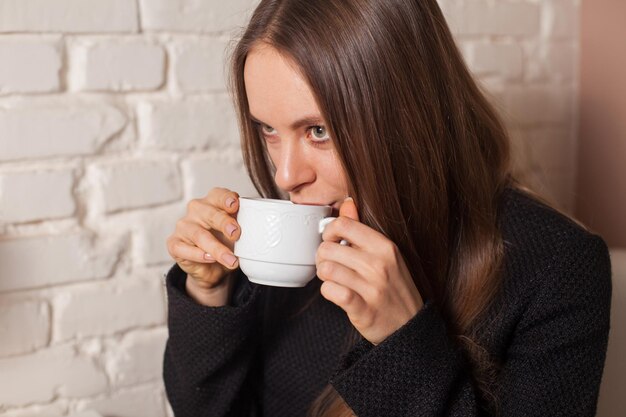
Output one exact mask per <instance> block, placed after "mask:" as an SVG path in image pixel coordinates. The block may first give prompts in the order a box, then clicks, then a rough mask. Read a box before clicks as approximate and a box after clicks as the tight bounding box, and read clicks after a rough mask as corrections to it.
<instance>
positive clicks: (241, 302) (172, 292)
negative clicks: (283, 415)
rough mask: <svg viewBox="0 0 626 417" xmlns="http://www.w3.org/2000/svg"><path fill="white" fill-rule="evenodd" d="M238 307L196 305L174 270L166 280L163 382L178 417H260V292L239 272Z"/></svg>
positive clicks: (235, 303)
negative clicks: (257, 381)
mask: <svg viewBox="0 0 626 417" xmlns="http://www.w3.org/2000/svg"><path fill="white" fill-rule="evenodd" d="M238 274H239V275H238V276H237V277H236V279H237V284H236V286H235V289H234V294H233V302H232V303H231V305H227V306H223V307H207V306H203V305H200V304H197V303H196V302H195V301H193V300H192V299H191V298H190V297H189V296H188V295H187V293H186V291H185V280H186V279H187V275H186V274H185V273H184V272H183V271H182V270H181V269H180V268H179V267H178V266H177V265H175V266H174V267H173V268H172V269H171V270H170V272H169V273H168V275H167V277H166V286H167V294H168V330H169V337H168V340H167V344H166V348H165V357H164V363H163V379H164V382H165V389H166V392H167V396H168V400H169V401H170V404H171V406H172V410H173V411H174V413H175V415H176V416H177V417H203V416H205V417H208V416H211V417H221V416H224V417H225V416H230V417H234V416H250V415H255V414H254V410H255V408H256V407H257V406H258V404H257V401H256V399H255V394H254V388H255V387H254V385H253V384H251V381H252V379H253V374H254V373H255V369H254V363H255V362H256V361H254V357H255V354H256V346H257V342H258V339H259V337H260V336H259V334H258V332H257V329H258V328H259V326H257V325H255V324H256V323H257V318H258V315H257V314H256V305H257V304H258V299H259V292H260V289H259V288H258V287H257V286H256V285H254V284H251V283H250V282H248V280H247V278H246V277H245V275H243V274H242V273H241V272H238Z"/></svg>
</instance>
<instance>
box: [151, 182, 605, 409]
mask: <svg viewBox="0 0 626 417" xmlns="http://www.w3.org/2000/svg"><path fill="white" fill-rule="evenodd" d="M500 217H501V222H500V223H501V230H502V234H503V238H504V241H505V250H506V251H505V260H504V272H503V274H502V287H501V291H500V292H499V294H498V296H497V297H496V299H495V300H494V302H493V303H492V305H491V307H490V308H489V310H488V312H487V315H486V316H485V319H484V320H482V321H481V323H480V326H479V327H477V329H476V330H477V334H478V339H479V341H480V343H481V345H482V346H483V347H484V348H485V349H486V350H487V352H488V353H489V354H490V356H491V358H492V360H493V362H494V363H495V364H496V365H497V370H498V373H497V381H496V385H495V387H494V394H495V397H496V398H497V409H498V410H499V413H500V415H502V416H507V417H509V416H510V417H515V416H524V417H530V416H542V417H543V416H593V415H595V410H596V403H597V397H598V389H599V385H600V379H601V376H602V370H603V366H604V359H605V355H606V346H607V339H608V332H609V313H610V299H611V271H610V261H609V256H608V250H607V248H606V245H605V244H604V242H603V241H602V239H600V238H599V237H598V236H595V235H593V234H591V233H589V232H586V231H584V230H583V229H582V228H580V227H579V226H577V225H576V224H574V223H573V222H572V221H570V220H569V219H567V218H565V217H564V216H562V215H560V214H559V213H557V212H555V211H554V210H552V209H550V208H548V207H546V206H544V205H542V204H541V203H539V202H536V201H535V200H533V199H532V198H530V197H528V196H526V195H525V194H523V193H521V192H519V191H515V190H507V192H505V194H504V196H503V201H502V207H501V216H500ZM185 280H186V275H185V273H184V272H183V271H182V270H180V269H179V268H178V267H177V266H174V267H173V268H172V269H171V271H170V272H169V274H168V276H167V291H168V300H169V301H168V305H169V319H168V326H169V339H168V342H167V347H166V351H165V358H164V370H163V373H164V380H165V387H166V391H167V395H168V398H169V401H170V404H171V405H172V409H173V410H174V413H175V415H176V416H177V417H203V416H214V417H218V416H231V417H234V416H246V417H247V416H257V417H260V416H263V417H304V416H305V415H306V413H307V410H308V409H309V407H310V405H311V403H312V401H313V400H314V399H315V398H316V397H317V396H318V395H319V393H320V392H321V390H322V389H323V388H324V387H325V386H326V385H327V384H328V383H329V382H330V383H331V384H332V385H333V386H334V388H335V389H336V390H337V392H338V393H339V394H340V395H341V396H342V397H343V399H344V400H345V401H346V403H347V404H348V405H349V406H350V408H352V410H353V411H354V413H355V414H356V415H357V416H359V417H407V416H478V415H491V414H489V412H488V411H485V410H484V408H483V407H481V406H480V404H481V401H480V400H479V396H478V395H477V390H476V387H475V383H474V381H473V379H472V375H471V372H470V371H469V368H468V362H467V358H466V355H465V353H464V351H463V350H462V349H461V348H460V347H459V346H458V345H457V344H456V342H455V340H454V338H453V337H451V336H450V334H449V333H448V331H447V327H446V323H445V321H444V320H443V318H442V317H441V316H440V314H439V313H438V311H437V309H436V308H434V306H433V305H432V304H431V303H426V305H425V306H424V308H423V309H422V310H421V311H420V312H418V314H417V315H416V316H415V317H413V318H412V319H411V320H410V321H409V322H408V323H406V324H405V325H404V326H403V327H402V328H400V329H398V330H397V331H396V332H395V333H393V334H392V335H390V336H389V337H388V338H387V339H386V340H384V341H383V342H382V343H380V344H379V345H377V346H373V345H372V344H371V343H369V342H368V341H367V340H365V339H363V338H362V337H360V336H359V335H358V334H357V333H355V331H354V328H353V327H352V325H351V324H350V322H349V320H348V319H347V316H346V314H345V313H344V312H343V310H341V309H340V308H339V307H337V306H335V305H334V304H332V303H330V302H329V301H327V300H325V299H324V298H323V297H321V295H320V294H319V286H320V282H319V280H317V279H315V280H313V281H312V282H311V283H309V285H307V286H306V287H304V288H300V289H285V288H274V287H266V286H261V285H256V284H253V283H250V282H249V281H248V280H247V278H246V277H245V276H244V275H243V274H242V273H241V272H240V271H239V272H238V275H237V276H236V280H237V285H236V288H235V291H234V295H233V299H232V301H231V303H230V304H229V305H228V306H224V307H205V306H201V305H199V304H196V303H195V302H194V301H193V300H192V299H191V298H189V297H188V296H187V294H186V293H185ZM353 335H356V338H355V337H353Z"/></svg>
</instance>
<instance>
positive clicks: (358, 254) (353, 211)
mask: <svg viewBox="0 0 626 417" xmlns="http://www.w3.org/2000/svg"><path fill="white" fill-rule="evenodd" d="M322 239H323V242H322V244H321V245H320V247H319V249H318V251H317V256H316V260H315V264H316V266H317V276H318V277H319V278H320V279H321V280H322V281H324V282H323V283H322V287H321V293H322V296H324V298H326V299H327V300H329V301H331V302H333V303H335V304H337V305H338V306H339V307H341V308H342V309H343V310H344V311H345V312H346V313H347V314H348V318H349V319H350V321H351V322H352V325H353V326H354V327H355V328H356V329H357V330H358V331H359V333H361V335H362V336H363V337H364V338H365V339H367V340H369V341H370V342H371V343H372V344H374V345H377V344H379V343H381V342H382V341H383V340H385V339H386V338H387V337H388V336H389V335H391V334H392V333H393V332H395V331H396V330H398V329H399V328H400V327H402V326H403V325H404V324H405V323H407V322H408V321H409V320H410V319H411V318H412V317H414V316H415V315H416V314H417V312H418V311H419V310H420V309H421V308H422V306H423V304H424V303H423V301H422V297H421V295H420V293H419V291H418V290H417V287H416V286H415V283H414V282H413V279H412V277H411V274H410V272H409V270H408V268H407V267H406V264H405V262H404V259H403V257H402V254H401V253H400V251H399V249H398V247H397V246H396V245H395V244H394V243H393V242H392V241H390V240H389V239H387V237H386V236H384V235H383V234H381V233H379V232H377V231H376V230H374V229H372V228H370V227H368V226H366V225H364V224H363V223H360V222H359V215H358V212H357V208H356V204H355V203H354V201H353V200H352V199H351V198H348V199H346V200H345V201H344V202H343V204H342V205H341V207H340V209H339V217H338V218H337V220H334V221H333V222H331V223H330V224H329V225H328V226H326V229H325V230H324V233H323V234H322ZM341 239H345V240H347V241H348V242H349V244H350V245H349V246H343V245H340V244H339V242H340V241H341Z"/></svg>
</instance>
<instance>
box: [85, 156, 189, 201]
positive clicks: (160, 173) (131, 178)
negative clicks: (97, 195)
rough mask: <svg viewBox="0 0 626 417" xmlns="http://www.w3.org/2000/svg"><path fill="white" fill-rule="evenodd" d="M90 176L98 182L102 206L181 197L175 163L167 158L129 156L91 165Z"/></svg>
mask: <svg viewBox="0 0 626 417" xmlns="http://www.w3.org/2000/svg"><path fill="white" fill-rule="evenodd" d="M88 175H89V176H91V177H94V178H95V181H97V182H99V183H100V185H101V187H102V189H101V192H102V198H103V200H104V205H105V210H106V211H107V212H109V213H111V212H116V211H119V210H126V209H134V208H141V207H148V206H154V205H159V204H166V203H169V202H172V201H175V200H179V199H181V198H182V186H181V183H180V176H179V175H178V172H177V169H176V165H175V163H174V162H172V161H170V160H163V161H152V160H130V161H121V162H114V163H104V164H98V165H95V166H92V167H90V170H89V174H88Z"/></svg>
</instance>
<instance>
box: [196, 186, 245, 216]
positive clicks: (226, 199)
mask: <svg viewBox="0 0 626 417" xmlns="http://www.w3.org/2000/svg"><path fill="white" fill-rule="evenodd" d="M203 200H205V201H206V202H207V203H208V204H210V205H212V206H214V207H217V208H219V209H221V210H224V211H225V212H227V213H236V212H237V210H239V194H237V193H236V192H234V191H231V190H229V189H227V188H220V187H216V188H213V189H212V190H211V191H209V193H208V194H207V196H206V197H204V199H203Z"/></svg>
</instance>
